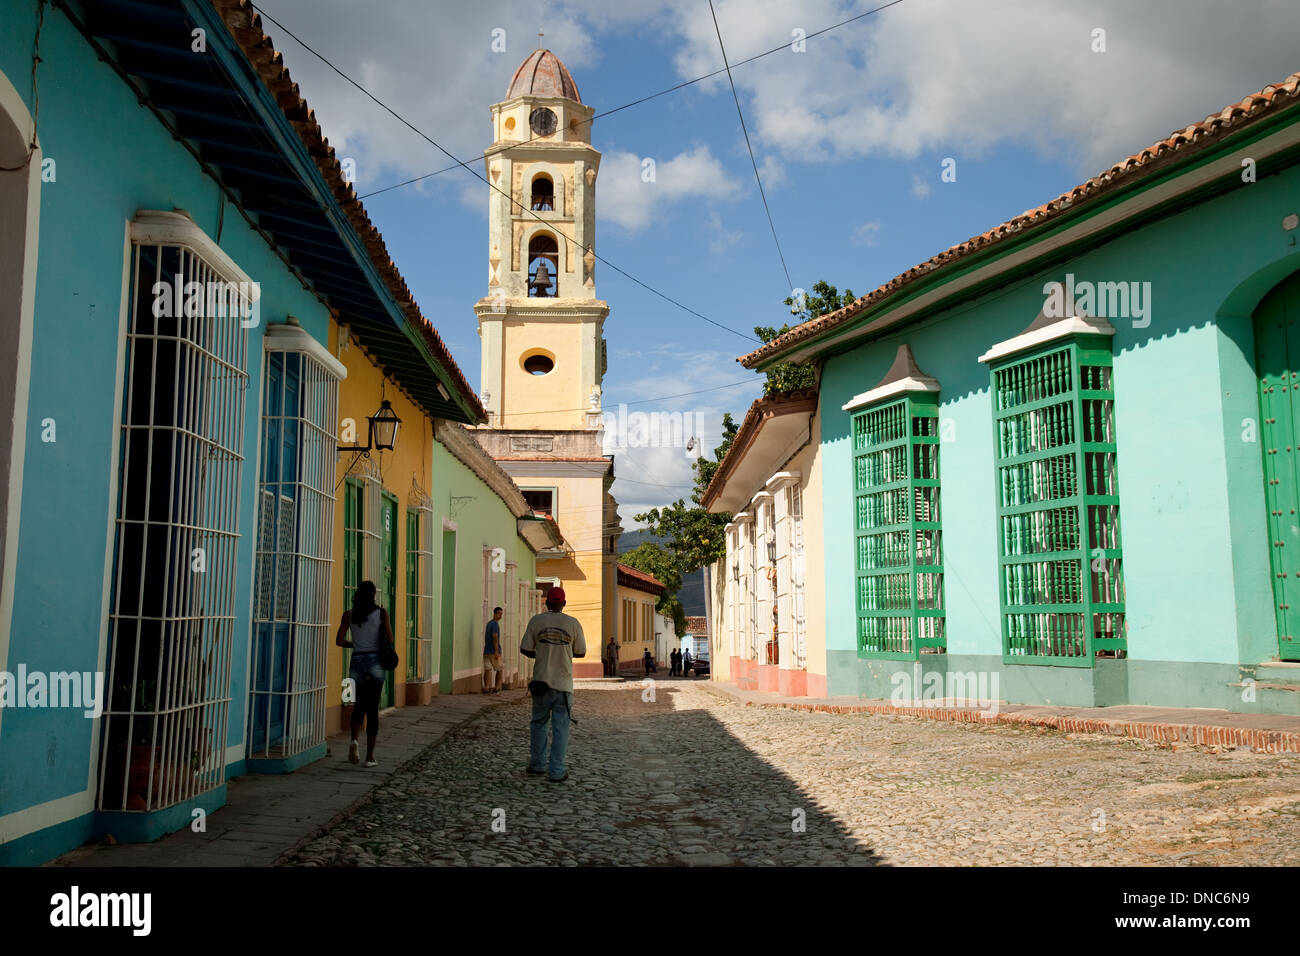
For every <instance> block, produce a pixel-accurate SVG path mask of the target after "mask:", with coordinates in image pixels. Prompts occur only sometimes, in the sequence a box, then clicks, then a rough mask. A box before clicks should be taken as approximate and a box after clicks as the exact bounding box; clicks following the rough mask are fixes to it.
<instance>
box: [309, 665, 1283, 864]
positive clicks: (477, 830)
mask: <svg viewBox="0 0 1300 956" xmlns="http://www.w3.org/2000/svg"><path fill="white" fill-rule="evenodd" d="M654 691H655V695H654V696H655V700H654V701H653V702H647V701H645V700H643V696H644V695H645V694H646V691H644V690H643V689H642V687H641V685H639V684H633V683H628V684H590V685H582V684H581V683H580V684H579V687H578V690H577V693H576V695H575V701H574V712H575V716H576V717H577V718H578V721H579V723H578V724H577V726H575V727H574V730H573V735H572V739H571V741H570V753H569V767H570V776H569V779H568V781H566V782H564V783H561V784H551V783H548V782H547V781H546V779H545V778H544V777H532V776H527V775H526V774H525V773H524V765H525V762H526V758H527V750H528V744H527V737H528V714H529V711H528V705H527V702H526V701H520V702H518V703H515V704H511V705H508V706H502V707H498V708H494V709H492V710H490V711H487V712H485V713H484V714H482V715H481V716H479V717H478V718H476V719H474V720H473V721H471V722H470V723H468V724H466V725H464V726H463V727H461V728H459V729H458V730H456V731H454V732H452V733H451V734H450V735H449V736H448V737H447V738H446V739H445V740H443V741H442V742H441V743H439V744H437V745H435V746H433V747H430V748H429V749H428V750H426V751H424V753H422V754H421V755H420V756H419V757H417V758H415V759H414V760H413V761H412V762H411V763H410V764H409V765H408V766H407V767H405V768H404V769H403V771H402V772H399V773H397V774H395V775H394V777H393V779H391V780H390V781H389V782H388V783H387V784H386V785H385V786H383V787H382V788H380V789H379V790H377V791H376V792H375V795H374V799H373V800H372V801H371V802H370V803H367V804H365V805H363V806H362V807H361V808H360V809H359V810H358V811H357V812H356V813H355V814H354V815H353V816H351V817H350V818H349V819H347V820H345V821H343V822H342V823H340V824H338V825H336V826H335V827H333V828H332V829H331V830H329V831H328V832H327V833H325V834H324V835H323V836H321V837H319V838H317V839H316V840H314V841H312V842H311V843H309V844H307V845H305V846H303V847H302V848H300V849H299V850H298V851H297V852H296V853H294V854H292V855H291V856H289V857H288V858H287V859H286V860H285V861H284V862H286V863H289V864H297V865H308V866H312V865H350V864H363V865H367V864H379V865H403V864H435V865H442V864H454V865H509V864H523V863H531V864H539V863H546V864H556V863H559V864H584V865H592V864H595V865H600V864H619V865H638V864H651V865H654V864H659V865H664V864H667V865H673V864H716V865H726V864H742V865H753V864H760V865H761V864H855V865H863V864H867V865H869V864H873V863H882V864H891V865H963V864H964V865H1002V864H1063V865H1131V864H1154V865H1171V864H1176V865H1226V864H1252V865H1270V864H1290V865H1296V864H1300V757H1297V756H1295V755H1277V756H1271V755H1263V754H1256V753H1252V752H1249V751H1244V750H1227V751H1223V752H1218V753H1215V752H1213V751H1212V750H1210V749H1207V748H1185V747H1180V748H1178V749H1175V750H1171V749H1169V748H1168V747H1164V748H1162V747H1159V746H1157V745H1154V744H1148V743H1143V742H1135V741H1130V740H1125V739H1122V738H1115V737H1107V736H1100V735H1075V734H1061V733H1058V732H1053V731H1047V730H1038V729H1021V728H1016V727H1007V726H973V725H969V724H951V723H945V722H941V721H933V720H927V719H922V718H912V717H895V716H876V715H870V714H822V713H809V712H803V711H795V710H777V709H764V708H755V707H745V706H743V705H741V704H738V703H736V702H734V701H732V700H729V699H725V698H723V697H720V696H718V695H716V694H713V693H710V692H709V691H707V690H705V689H704V688H703V687H700V686H698V685H694V684H693V683H692V682H690V681H673V680H663V681H659V682H657V683H656V684H655V685H654ZM494 823H495V827H494ZM502 830H503V832H502Z"/></svg>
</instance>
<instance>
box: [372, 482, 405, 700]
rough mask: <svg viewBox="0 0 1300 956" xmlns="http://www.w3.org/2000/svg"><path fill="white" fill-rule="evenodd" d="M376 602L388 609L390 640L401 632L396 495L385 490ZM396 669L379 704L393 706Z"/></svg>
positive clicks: (380, 525) (395, 638)
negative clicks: (391, 631) (398, 600)
mask: <svg viewBox="0 0 1300 956" xmlns="http://www.w3.org/2000/svg"><path fill="white" fill-rule="evenodd" d="M375 588H376V589H377V590H378V591H379V604H380V605H381V606H382V607H383V608H384V609H385V610H386V611H388V623H389V624H390V625H391V626H392V628H393V641H394V642H396V641H397V635H398V634H400V633H401V629H400V626H399V624H398V619H397V498H396V496H394V495H391V494H389V493H388V492H387V491H385V492H384V497H383V499H382V500H381V501H380V504H379V580H378V581H376V582H375ZM396 674H397V671H395V670H393V671H389V672H388V676H387V677H386V678H385V679H384V692H383V694H382V695H381V696H380V698H379V706H380V707H392V706H393V697H394V693H393V691H394V684H395V681H396V676H395V675H396Z"/></svg>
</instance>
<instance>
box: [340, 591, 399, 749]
mask: <svg viewBox="0 0 1300 956" xmlns="http://www.w3.org/2000/svg"><path fill="white" fill-rule="evenodd" d="M349 632H351V635H352V639H351V640H348V639H347V636H346V635H347V634H348V633H349ZM381 641H387V642H388V643H389V644H392V643H393V628H392V625H391V624H390V623H389V620H388V612H387V611H385V610H384V609H383V608H382V607H380V606H379V605H378V604H376V603H375V582H373V581H362V582H361V584H360V585H358V587H357V590H356V592H355V593H354V594H353V595H352V609H351V610H348V611H344V612H343V619H342V620H341V621H339V631H338V634H336V635H335V637H334V643H335V644H337V645H338V646H339V647H350V648H352V665H351V666H350V667H349V668H348V677H350V678H351V679H352V686H353V687H354V688H355V689H356V702H355V703H354V704H353V707H352V743H351V745H349V747H348V760H350V761H352V762H353V763H357V762H358V761H359V759H360V754H359V746H358V744H357V732H358V731H359V730H360V729H361V722H362V721H363V720H364V721H365V724H366V766H367V767H376V766H378V765H379V764H378V762H377V761H376V760H375V737H376V736H377V735H378V734H379V695H380V694H381V693H382V692H383V689H384V680H385V678H386V676H387V675H386V674H385V673H384V668H383V665H381V664H380V663H379V648H380V642H381Z"/></svg>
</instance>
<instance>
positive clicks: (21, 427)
mask: <svg viewBox="0 0 1300 956" xmlns="http://www.w3.org/2000/svg"><path fill="white" fill-rule="evenodd" d="M0 111H2V112H4V113H5V114H7V115H8V117H9V119H10V121H11V122H12V123H13V124H14V126H15V127H16V128H17V129H19V130H22V131H23V132H24V134H26V133H27V132H28V131H31V133H32V134H33V135H34V134H35V126H34V123H33V122H32V116H31V113H29V112H28V111H27V105H26V104H25V103H24V102H23V98H22V97H21V96H20V95H19V94H18V90H17V89H15V88H14V85H13V84H12V83H10V82H9V78H8V77H6V76H5V75H4V73H3V72H0ZM30 139H31V137H28V140H29V141H30ZM43 155H44V154H43V153H42V152H41V147H40V143H39V142H37V144H36V148H35V150H34V151H33V153H32V157H31V162H29V163H28V164H27V201H26V204H25V206H24V210H23V217H24V227H25V232H24V236H23V252H22V264H23V268H22V276H21V278H20V282H19V288H18V354H17V355H16V356H15V357H14V412H13V425H12V432H11V434H10V448H9V474H8V476H5V477H7V478H8V481H6V482H5V494H6V502H7V503H6V506H5V534H4V573H3V576H0V670H8V669H9V634H10V632H11V630H12V625H13V613H14V588H15V586H16V581H17V575H18V535H19V533H20V530H21V528H20V519H21V517H22V504H23V469H24V468H25V467H26V461H27V454H26V452H27V411H28V396H29V393H30V391H31V380H32V336H33V324H34V322H35V316H36V260H37V258H38V256H39V254H40V221H41V162H42V160H43ZM3 719H4V711H3V710H0V721H3ZM2 838H3V837H2V836H0V839H2Z"/></svg>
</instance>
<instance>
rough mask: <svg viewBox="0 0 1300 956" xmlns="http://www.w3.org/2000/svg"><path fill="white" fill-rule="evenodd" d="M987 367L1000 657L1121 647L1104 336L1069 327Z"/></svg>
mask: <svg viewBox="0 0 1300 956" xmlns="http://www.w3.org/2000/svg"><path fill="white" fill-rule="evenodd" d="M990 372H991V375H992V392H993V408H994V439H995V442H996V449H995V450H996V453H997V465H996V467H997V493H998V545H999V562H998V571H999V583H1000V590H1001V610H1002V648H1003V655H1004V658H1005V660H1006V661H1007V662H1011V663H1027V664H1064V665H1072V666H1077V667H1091V666H1092V665H1093V662H1094V660H1095V658H1096V657H1098V656H1117V657H1123V656H1125V654H1126V652H1127V641H1126V635H1125V616H1124V577H1123V560H1122V553H1121V548H1120V525H1119V489H1118V486H1117V475H1116V456H1115V448H1116V446H1115V392H1114V387H1113V381H1112V366H1111V351H1110V342H1109V340H1108V339H1106V338H1105V337H1104V336H1100V335H1080V336H1076V337H1074V338H1072V339H1070V340H1068V341H1066V342H1065V343H1064V344H1059V343H1058V344H1054V345H1052V346H1051V347H1049V348H1046V349H1040V350H1039V351H1038V352H1036V353H1033V354H1030V355H1025V354H1024V353H1021V354H1020V355H1019V356H1017V357H1016V358H1015V359H1014V360H1011V361H1004V362H1000V363H999V362H995V363H993V364H992V365H991V368H990Z"/></svg>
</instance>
